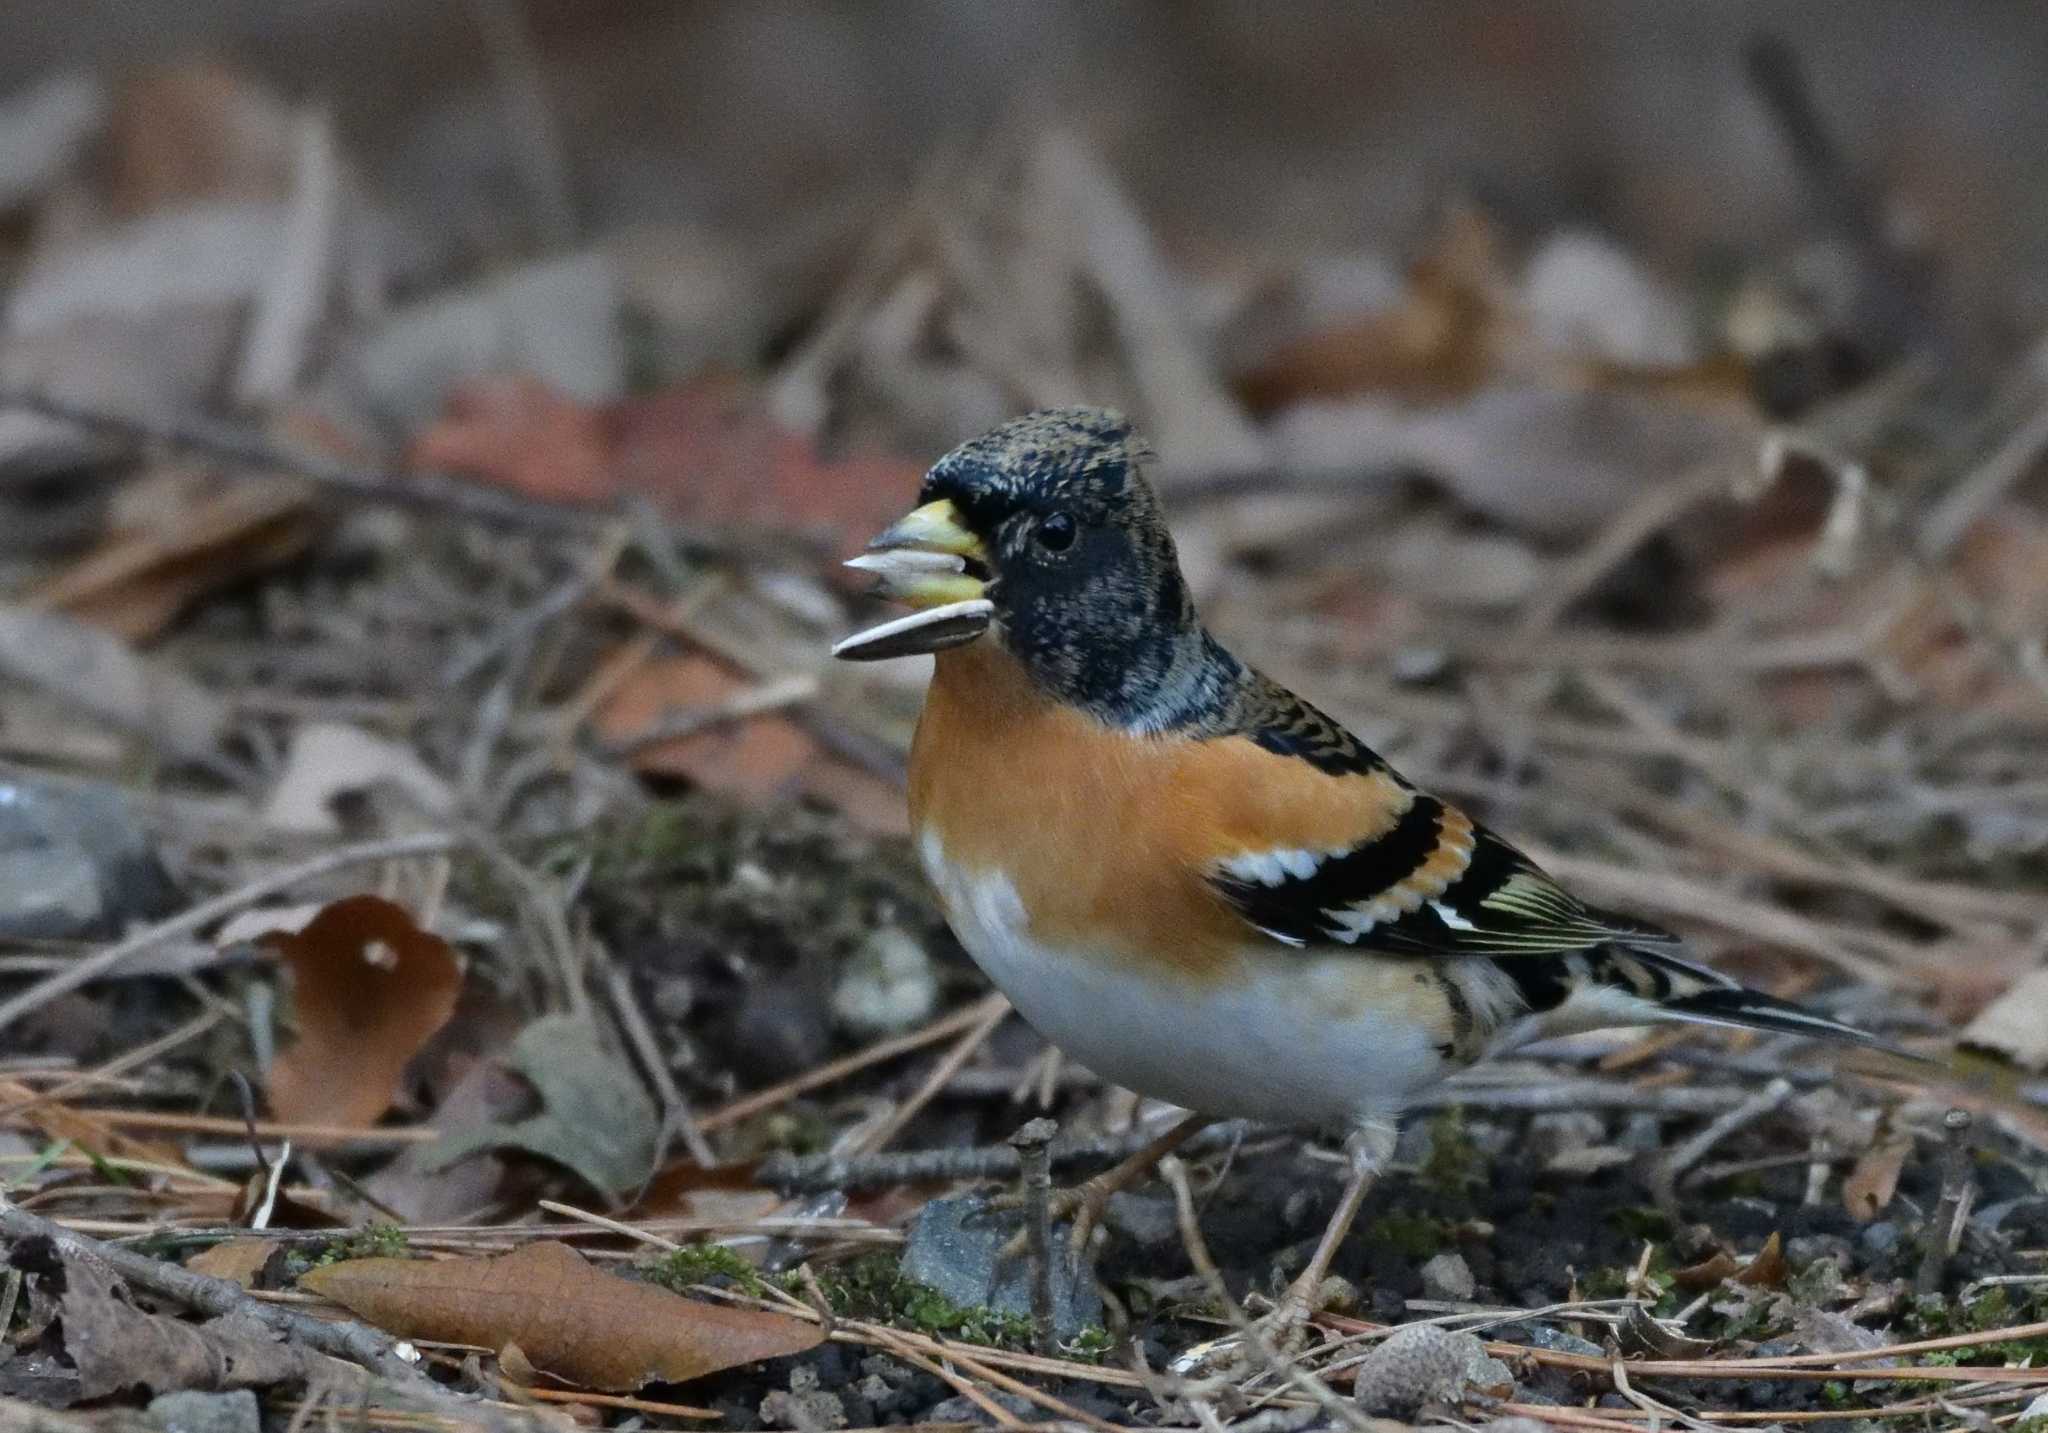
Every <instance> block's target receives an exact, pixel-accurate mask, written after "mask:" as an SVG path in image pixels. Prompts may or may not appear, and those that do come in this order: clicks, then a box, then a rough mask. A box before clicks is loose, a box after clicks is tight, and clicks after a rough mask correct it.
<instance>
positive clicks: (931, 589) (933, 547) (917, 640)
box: [832, 498, 995, 662]
mask: <svg viewBox="0 0 2048 1433" xmlns="http://www.w3.org/2000/svg"><path fill="white" fill-rule="evenodd" d="M987 560H988V553H987V550H986V549H985V548H983V546H982V544H981V539H980V538H978V537H976V536H975V535H974V534H973V533H972V532H970V531H969V530H968V529H967V527H966V525H965V524H963V523H962V522H961V521H960V512H959V509H957V508H955V507H954V506H953V504H952V503H951V502H949V501H947V500H945V499H943V498H942V499H940V500H939V501H938V502H933V503H926V504H925V505H924V506H923V507H921V508H918V509H916V510H915V511H913V512H911V513H910V514H909V515H908V516H906V517H905V518H904V519H903V520H902V521H901V522H898V523H896V524H895V525H894V526H893V527H890V528H888V529H887V530H886V531H884V532H882V533H881V534H880V535H879V536H877V537H876V538H875V540H874V541H873V542H870V543H869V544H868V550H867V551H866V552H864V553H862V554H861V555H860V556H859V557H856V558H854V559H853V560H851V561H850V562H848V563H847V564H846V565H847V566H848V567H851V568H854V569H856V570H858V571H861V572H866V573H871V574H872V575H873V576H874V579H875V592H876V595H878V596H881V597H887V598H890V599H892V600H894V601H897V602H901V603H903V604H904V605H905V606H906V607H912V608H915V609H917V610H915V611H914V612H912V613H911V615H910V616H908V617H899V618H897V619H896V620H895V621H894V622H884V623H883V624H882V625H881V626H879V627H870V628H869V629H868V630H867V631H865V632H860V633H857V634H855V635H854V636H851V637H848V638H847V639H846V640H845V641H843V642H841V643H839V644H838V645H837V646H835V647H834V648H833V649H832V655H833V656H835V657H840V658H843V659H845V660H847V661H850V662H872V661H879V660H881V659H882V658H884V657H903V656H909V655H911V654H913V653H917V652H936V651H939V650H941V649H943V648H946V647H957V646H959V645H960V644H961V643H963V642H971V641H973V640H974V639H975V638H976V637H979V636H980V635H981V634H982V633H983V632H984V631H986V630H987V629H988V625H989V621H990V619H991V618H992V616H993V614H994V611H995V607H994V604H993V603H991V602H990V601H989V600H988V598H987V597H986V596H985V595H984V591H985V586H986V583H985V574H986V573H987V571H988V567H987Z"/></svg>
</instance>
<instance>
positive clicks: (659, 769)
mask: <svg viewBox="0 0 2048 1433" xmlns="http://www.w3.org/2000/svg"><path fill="white" fill-rule="evenodd" d="M753 686H754V683H753V682H752V681H751V680H749V679H748V678H746V677H742V676H740V675H739V674H738V673H736V672H734V671H733V670H732V669H731V668H729V667H727V666H725V665H724V664H722V663H720V662H718V661H717V660H715V659H713V658H711V657H706V656H702V655H698V654H694V653H677V654H675V655H672V656H666V657H656V658H652V659H649V660H647V661H644V662H642V663H640V664H639V665H638V666H636V667H635V668H634V669H633V670H632V672H631V673H630V675H628V676H627V677H625V679H624V680H622V681H620V682H619V684H618V685H617V686H616V687H615V688H614V689H613V690H612V691H611V693H610V694H609V695H608V696H607V697H606V698H605V700H604V702H603V704H602V705H600V706H599V707H598V709H597V710H596V711H595V712H594V713H593V714H592V718H591V725H592V727H593V729H594V730H595V731H596V733H597V735H598V736H599V737H601V738H603V739H604V740H606V741H610V742H632V741H633V740H634V739H635V738H636V737H638V736H640V735H641V734H643V733H645V732H648V731H651V730H654V729H656V728H657V727H658V725H659V724H660V723H661V722H662V721H663V720H664V719H666V718H668V717H672V716H676V715H678V714H680V713H685V712H693V711H704V710H711V709H716V708H718V707H720V706H722V705H724V704H726V703H729V702H731V701H733V700H734V699H735V698H741V697H743V696H744V694H745V693H747V692H748V691H750V690H751V689H752V688H753ZM631 760H632V763H633V766H634V768H635V769H636V770H638V771H641V772H644V773H646V774H649V775H655V776H681V777H684V778H686V779H688V780H690V781H692V782H695V783H696V784H697V785H699V786H703V787H705V788H707V789H709V790H712V791H722V792H725V793H727V794H728V795H732V796H738V797H740V798H742V799H744V800H746V801H749V802H758V801H763V800H773V799H777V798H785V797H790V796H794V795H796V794H798V793H808V794H809V795H812V796H815V797H818V798H820V799H822V800H825V801H828V802H830V803H831V804H833V805H834V806H836V807H838V808H839V809H840V810H841V811H842V812H844V813H845V814H846V815H847V816H848V817H849V818H850V819H851V820H853V821H854V822H856V823H857V824H859V825H861V826H863V827H866V828H867V829H869V830H875V831H888V832H901V831H902V830H904V829H905V827H904V820H905V817H904V809H903V796H902V792H901V790H900V789H899V788H898V787H896V786H894V785H893V784H891V783H888V782H885V781H882V780H880V779H878V778H876V777H874V776H872V775H870V774H869V773H868V772H866V771H863V770H860V769H858V768H856V767H853V766H850V765H848V764H847V763H845V762H843V761H840V760H839V759H838V758H836V757H834V756H832V755H831V754H830V753H829V752H827V751H825V750H824V749H823V747H822V746H820V744H819V743H818V741H817V739H816V738H815V737H813V736H812V735H811V734H810V733H809V732H808V731H806V730H805V729H804V728H803V727H802V726H800V725H798V724H797V723H796V722H794V721H792V720H790V719H789V718H788V717H785V716H778V715H776V714H775V713H773V712H764V713H761V714H759V715H755V716H750V717H747V718H745V719H744V720H735V721H726V722H719V723H716V724H714V725H712V726H709V727H706V728H705V729H704V730H702V731H698V732H693V733H691V734H690V735H688V736H683V737H675V738H671V739H669V740H667V741H660V742H654V743H651V744H649V745H646V746H641V747H637V748H635V749H634V750H633V752H632V755H631Z"/></svg>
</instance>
